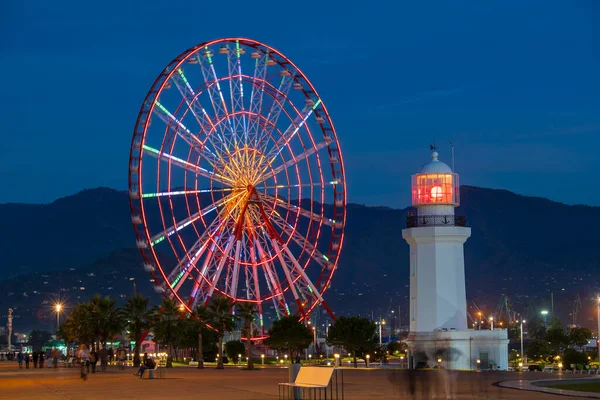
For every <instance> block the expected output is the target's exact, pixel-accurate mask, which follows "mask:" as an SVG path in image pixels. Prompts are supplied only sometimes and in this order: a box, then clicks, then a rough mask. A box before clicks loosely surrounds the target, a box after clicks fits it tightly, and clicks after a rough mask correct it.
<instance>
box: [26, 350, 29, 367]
mask: <svg viewBox="0 0 600 400" xmlns="http://www.w3.org/2000/svg"><path fill="white" fill-rule="evenodd" d="M25 369H29V353H25Z"/></svg>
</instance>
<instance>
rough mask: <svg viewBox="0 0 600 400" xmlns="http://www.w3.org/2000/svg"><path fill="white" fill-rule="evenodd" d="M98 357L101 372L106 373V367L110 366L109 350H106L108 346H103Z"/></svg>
mask: <svg viewBox="0 0 600 400" xmlns="http://www.w3.org/2000/svg"><path fill="white" fill-rule="evenodd" d="M98 357H100V370H101V371H102V372H106V366H107V365H108V350H106V346H102V348H101V349H100V350H98Z"/></svg>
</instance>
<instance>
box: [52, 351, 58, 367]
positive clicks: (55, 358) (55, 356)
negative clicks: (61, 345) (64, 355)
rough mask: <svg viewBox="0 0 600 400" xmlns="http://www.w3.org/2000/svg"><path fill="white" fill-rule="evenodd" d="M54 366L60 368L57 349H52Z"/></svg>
mask: <svg viewBox="0 0 600 400" xmlns="http://www.w3.org/2000/svg"><path fill="white" fill-rule="evenodd" d="M52 364H53V365H54V368H58V349H57V348H56V347H55V348H54V349H52Z"/></svg>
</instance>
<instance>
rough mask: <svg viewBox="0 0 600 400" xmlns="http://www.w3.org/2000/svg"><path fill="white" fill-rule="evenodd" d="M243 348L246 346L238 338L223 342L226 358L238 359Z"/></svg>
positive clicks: (243, 350) (242, 352)
mask: <svg viewBox="0 0 600 400" xmlns="http://www.w3.org/2000/svg"><path fill="white" fill-rule="evenodd" d="M245 350H246V346H244V343H242V342H240V341H239V340H231V341H229V342H227V343H225V353H226V354H227V358H229V359H230V360H232V361H235V362H238V361H240V357H239V355H240V354H242V355H243V354H244V352H245Z"/></svg>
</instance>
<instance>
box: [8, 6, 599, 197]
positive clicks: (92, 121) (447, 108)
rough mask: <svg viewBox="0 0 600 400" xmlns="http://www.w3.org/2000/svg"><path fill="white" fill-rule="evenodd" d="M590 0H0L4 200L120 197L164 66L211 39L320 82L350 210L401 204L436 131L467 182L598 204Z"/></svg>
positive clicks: (595, 32) (595, 35)
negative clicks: (103, 193)
mask: <svg viewBox="0 0 600 400" xmlns="http://www.w3.org/2000/svg"><path fill="white" fill-rule="evenodd" d="M598 21H600V2H597V1H594V0H588V1H578V0H572V1H549V0H546V1H524V0H519V1H427V2H416V1H386V2H382V1H317V2H285V1H273V2H267V1H244V2H237V1H225V2H219V1H190V2H186V1H176V2H173V1H155V0H145V1H125V0H121V1H112V0H105V1H90V2H87V1H72V0H69V1H62V0H57V1H45V0H38V1H27V0H23V1H4V2H2V3H1V5H0V34H1V37H2V40H1V41H0V74H1V76H2V78H3V79H2V84H1V85H0V94H1V96H0V139H1V141H0V177H1V181H2V185H1V189H0V202H48V201H52V200H54V199H55V198H57V197H61V196H65V195H69V194H72V193H74V192H76V191H79V190H81V189H84V188H91V187H96V186H109V187H113V188H117V189H125V188H126V185H127V166H128V156H129V144H130V140H131V133H132V129H133V126H134V124H135V120H136V117H137V113H138V111H139V108H140V105H141V102H142V100H143V98H144V96H145V94H146V91H147V90H148V88H149V87H150V85H151V84H152V82H153V81H154V79H155V77H156V75H157V74H158V73H159V72H160V71H161V70H162V69H163V67H164V66H165V65H166V64H167V63H168V62H169V61H170V60H171V59H172V58H174V57H175V56H176V55H177V54H179V53H180V52H182V51H183V50H185V49H186V48H188V47H191V46H193V45H195V44H197V43H200V42H203V41H206V40H210V39H213V38H219V37H231V36H244V37H249V38H254V39H257V40H260V41H263V42H265V43H267V44H270V45H272V46H274V47H275V48H277V49H279V50H280V51H282V52H283V53H284V54H285V55H287V56H288V57H289V58H291V59H292V60H293V61H294V62H295V63H296V64H297V65H298V66H299V67H300V68H302V70H303V71H304V72H305V73H306V75H307V76H308V78H309V79H310V80H311V81H312V82H313V84H314V85H315V86H316V88H317V90H318V91H319V94H320V95H321V97H322V99H323V100H324V101H325V104H326V105H327V107H328V109H329V111H330V112H331V115H332V118H333V121H334V124H335V125H336V128H337V131H338V135H339V138H340V141H341V145H342V151H343V154H344V159H345V163H346V173H347V179H348V194H349V200H350V201H351V202H357V203H365V204H370V205H388V206H393V207H404V206H407V205H408V204H409V203H410V197H409V185H410V174H412V173H414V172H415V171H416V170H417V169H418V167H419V166H420V165H421V164H422V163H423V162H425V161H427V160H428V159H429V151H428V145H429V144H430V143H431V142H432V141H433V140H434V138H435V140H436V142H437V144H438V147H440V158H441V159H443V160H445V161H448V162H450V149H449V145H448V144H447V143H448V142H449V141H453V142H454V143H455V145H456V169H457V172H459V173H460V174H461V181H462V183H464V184H469V185H477V186H484V187H492V188H505V189H509V190H512V191H515V192H518V193H522V194H526V195H536V196H543V197H548V198H551V199H553V200H557V201H562V202H566V203H570V204H573V203H584V204H593V205H600V178H598V175H599V172H598V165H599V163H598V160H599V159H600V157H599V156H598V151H599V148H600V32H599V28H598V27H599V24H598Z"/></svg>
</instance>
